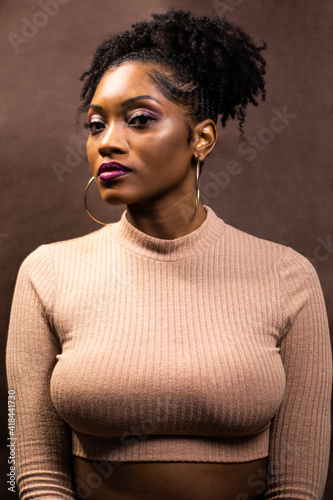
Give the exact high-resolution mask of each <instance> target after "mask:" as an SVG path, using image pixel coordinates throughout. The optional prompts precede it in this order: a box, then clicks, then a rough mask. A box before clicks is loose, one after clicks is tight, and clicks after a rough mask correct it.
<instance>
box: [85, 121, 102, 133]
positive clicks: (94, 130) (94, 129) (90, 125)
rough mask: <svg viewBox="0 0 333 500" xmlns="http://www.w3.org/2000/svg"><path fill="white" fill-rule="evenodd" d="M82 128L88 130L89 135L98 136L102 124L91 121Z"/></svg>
mask: <svg viewBox="0 0 333 500" xmlns="http://www.w3.org/2000/svg"><path fill="white" fill-rule="evenodd" d="M83 127H84V128H89V129H90V132H91V135H96V134H98V133H99V132H100V131H101V130H103V128H104V123H102V122H99V121H91V122H86V123H84V124H83Z"/></svg>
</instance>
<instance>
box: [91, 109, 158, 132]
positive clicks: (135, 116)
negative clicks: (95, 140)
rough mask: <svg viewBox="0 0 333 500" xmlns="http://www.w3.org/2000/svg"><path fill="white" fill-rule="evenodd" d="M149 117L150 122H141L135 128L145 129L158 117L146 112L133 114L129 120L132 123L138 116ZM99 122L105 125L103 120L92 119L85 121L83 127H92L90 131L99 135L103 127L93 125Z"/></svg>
mask: <svg viewBox="0 0 333 500" xmlns="http://www.w3.org/2000/svg"><path fill="white" fill-rule="evenodd" d="M142 117H143V118H147V119H148V123H145V124H141V125H138V126H135V128H137V129H143V128H146V127H149V125H150V123H151V122H153V121H156V118H153V117H152V116H151V115H149V114H146V113H138V114H136V115H133V116H132V117H131V119H130V121H129V123H131V121H132V120H134V119H136V118H142ZM98 124H101V125H104V124H103V122H101V121H97V120H92V121H91V122H85V123H84V124H83V127H84V128H89V129H90V133H91V134H92V135H97V134H98V133H99V132H101V130H102V129H99V130H94V129H93V127H94V126H96V125H98Z"/></svg>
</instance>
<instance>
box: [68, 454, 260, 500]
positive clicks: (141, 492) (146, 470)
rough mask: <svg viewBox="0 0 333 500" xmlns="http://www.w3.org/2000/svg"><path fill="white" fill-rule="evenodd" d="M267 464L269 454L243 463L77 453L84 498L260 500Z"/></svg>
mask: <svg viewBox="0 0 333 500" xmlns="http://www.w3.org/2000/svg"><path fill="white" fill-rule="evenodd" d="M111 464H112V465H111ZM266 468H267V458H261V459H259V460H253V461H250V462H239V463H215V462H214V463H210V462H209V463H207V462H205V463H204V462H112V463H111V462H99V461H96V460H94V461H93V460H87V459H84V458H80V457H77V456H74V455H73V476H74V477H73V479H74V484H75V487H76V498H77V499H80V500H81V499H89V500H259V499H262V498H263V493H264V490H265V478H266V470H267V469H266Z"/></svg>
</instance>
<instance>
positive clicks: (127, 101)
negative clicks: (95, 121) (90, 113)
mask: <svg viewBox="0 0 333 500" xmlns="http://www.w3.org/2000/svg"><path fill="white" fill-rule="evenodd" d="M144 99H150V100H151V101H155V102H157V103H158V104H161V103H160V101H158V100H157V99H155V98H154V97H152V96H150V95H137V96H135V97H130V98H129V99H125V101H122V102H121V103H120V105H121V106H122V107H125V106H128V105H129V104H132V103H133V102H136V101H142V100H144ZM88 109H103V106H100V105H99V104H90V105H89V107H88Z"/></svg>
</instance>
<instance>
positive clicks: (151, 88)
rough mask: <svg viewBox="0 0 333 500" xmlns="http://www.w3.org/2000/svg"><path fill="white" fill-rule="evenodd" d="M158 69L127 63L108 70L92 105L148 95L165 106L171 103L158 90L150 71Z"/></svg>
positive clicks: (152, 66)
mask: <svg viewBox="0 0 333 500" xmlns="http://www.w3.org/2000/svg"><path fill="white" fill-rule="evenodd" d="M153 68H157V66H155V65H152V64H151V63H150V64H148V63H140V62H132V61H129V62H125V63H122V64H121V65H120V66H116V67H113V68H111V69H110V70H108V71H107V72H106V73H105V74H104V75H103V77H102V79H101V81H100V82H99V84H98V86H97V88H96V91H95V94H94V96H93V99H92V103H97V100H98V101H100V100H105V101H110V102H111V101H112V102H117V101H122V100H125V99H128V98H131V97H135V96H138V95H145V94H148V95H150V96H152V97H155V98H156V99H157V100H158V101H160V102H163V104H166V103H170V104H172V103H171V102H170V101H168V100H167V99H166V98H165V96H163V94H162V93H161V92H160V91H159V90H158V89H157V87H156V86H155V84H154V82H153V81H152V80H151V78H150V77H149V74H148V71H149V70H151V69H153ZM159 69H160V68H159Z"/></svg>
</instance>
